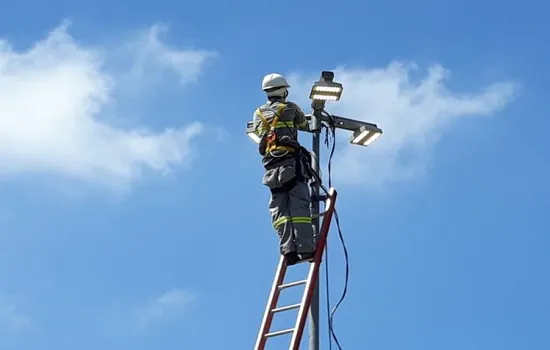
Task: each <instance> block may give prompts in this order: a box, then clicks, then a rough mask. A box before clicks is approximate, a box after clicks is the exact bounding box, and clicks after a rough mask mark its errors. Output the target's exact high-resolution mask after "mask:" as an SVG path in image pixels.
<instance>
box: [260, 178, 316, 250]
mask: <svg viewBox="0 0 550 350" xmlns="http://www.w3.org/2000/svg"><path fill="white" fill-rule="evenodd" d="M310 203H311V199H310V193H309V186H308V185H307V184H306V183H304V182H299V183H298V184H297V185H296V186H295V187H294V188H293V189H292V190H290V191H289V192H287V193H276V194H272V195H271V200H270V203H269V208H270V211H271V218H272V222H273V227H274V228H275V230H276V231H277V234H278V236H279V240H280V251H281V254H286V253H288V252H293V251H296V252H298V253H309V252H312V251H313V250H314V249H315V241H314V239H313V228H312V226H311V209H310Z"/></svg>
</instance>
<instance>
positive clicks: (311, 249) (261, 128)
mask: <svg viewBox="0 0 550 350" xmlns="http://www.w3.org/2000/svg"><path fill="white" fill-rule="evenodd" d="M288 88H290V85H289V84H288V82H287V81H286V79H285V78H284V77H283V76H282V75H280V74H277V73H272V74H268V75H266V76H265V77H264V78H263V81H262V90H263V91H265V93H266V94H267V99H268V101H267V103H265V104H263V105H261V106H260V107H259V108H258V109H256V111H255V112H254V118H253V120H254V128H255V129H254V130H255V132H256V133H257V135H258V136H259V137H260V140H261V141H260V143H259V152H260V154H261V155H262V156H263V159H262V163H263V166H264V169H265V173H264V175H263V179H262V182H263V184H264V185H265V186H267V187H268V188H269V189H270V192H271V198H270V201H269V211H270V213H271V220H272V224H273V228H274V229H275V231H276V232H277V235H278V237H279V248H280V253H281V254H282V255H283V256H284V259H285V262H286V264H287V265H294V264H296V263H297V262H299V261H302V260H307V261H310V262H311V261H312V260H313V257H314V255H315V245H316V240H315V237H314V235H313V227H312V225H311V206H310V205H311V195H310V188H309V182H310V181H311V180H312V176H311V175H312V171H311V154H310V153H309V152H308V150H307V149H305V148H304V147H303V146H301V145H300V143H299V142H298V130H309V123H308V121H307V119H306V116H305V114H304V113H303V112H302V110H301V109H300V107H298V105H297V104H295V103H293V102H290V101H287V97H288Z"/></svg>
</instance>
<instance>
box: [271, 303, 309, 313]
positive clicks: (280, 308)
mask: <svg viewBox="0 0 550 350" xmlns="http://www.w3.org/2000/svg"><path fill="white" fill-rule="evenodd" d="M300 306H302V304H294V305H288V306H282V307H279V308H277V309H273V310H272V311H271V312H273V313H276V312H282V311H288V310H293V309H298V308H299V307H300Z"/></svg>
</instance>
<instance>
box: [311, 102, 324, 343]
mask: <svg viewBox="0 0 550 350" xmlns="http://www.w3.org/2000/svg"><path fill="white" fill-rule="evenodd" d="M312 107H313V111H314V112H313V115H312V116H311V129H312V130H313V144H312V151H313V155H314V157H313V162H312V170H313V171H314V172H315V173H316V174H318V175H319V174H320V172H319V169H320V165H319V162H320V152H321V133H320V132H319V131H318V130H317V129H318V128H319V125H320V117H321V109H320V108H319V107H320V106H319V105H316V103H315V102H314V103H313V104H312ZM321 108H322V107H321ZM311 192H312V193H311V194H312V199H313V200H312V206H311V214H312V216H313V217H314V218H313V220H312V226H313V235H314V236H315V237H316V238H318V237H319V217H318V216H317V215H316V214H319V198H318V196H319V182H318V181H315V183H314V184H313V186H312V191H311ZM317 274H318V276H317V283H315V287H314V288H313V297H312V298H311V304H310V307H309V312H310V313H309V315H310V319H309V320H310V324H309V327H310V330H309V350H319V272H317Z"/></svg>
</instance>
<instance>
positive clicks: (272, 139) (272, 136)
mask: <svg viewBox="0 0 550 350" xmlns="http://www.w3.org/2000/svg"><path fill="white" fill-rule="evenodd" d="M286 106H287V105H286V104H284V103H281V104H280V105H279V107H278V108H277V112H275V111H274V113H275V116H274V117H273V119H272V120H271V123H270V122H269V121H268V120H267V118H266V117H265V116H264V114H263V113H262V111H261V109H260V108H258V109H256V113H257V114H258V116H259V117H260V119H261V120H262V130H265V131H266V132H267V133H269V134H268V135H264V136H265V137H267V140H266V141H267V145H266V153H269V152H270V151H273V150H275V149H280V150H285V149H283V148H280V147H285V146H278V145H277V134H276V132H275V129H277V128H278V127H293V126H294V123H293V122H292V125H289V124H290V123H289V122H279V117H280V115H281V113H282V112H283V111H284V109H285V108H286ZM286 150H287V151H289V152H294V151H295V149H294V150H290V149H286Z"/></svg>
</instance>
